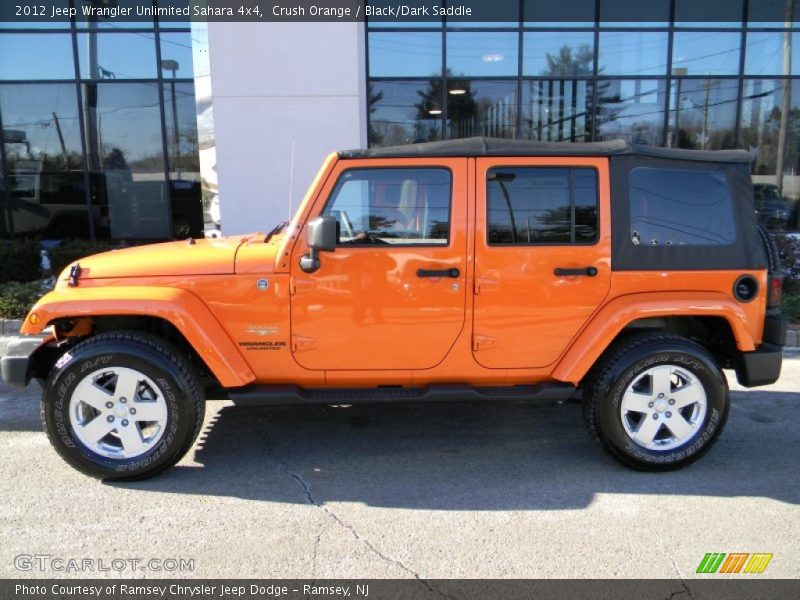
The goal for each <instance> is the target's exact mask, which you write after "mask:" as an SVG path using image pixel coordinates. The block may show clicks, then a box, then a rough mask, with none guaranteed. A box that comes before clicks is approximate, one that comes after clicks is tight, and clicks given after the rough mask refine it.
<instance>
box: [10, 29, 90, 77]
mask: <svg viewBox="0 0 800 600" xmlns="http://www.w3.org/2000/svg"><path fill="white" fill-rule="evenodd" d="M0 57H2V59H0V79H6V80H9V79H18V80H31V79H74V78H75V61H74V60H73V58H72V38H71V37H70V35H69V34H68V33H42V34H38V35H37V34H34V35H32V34H30V33H0Z"/></svg>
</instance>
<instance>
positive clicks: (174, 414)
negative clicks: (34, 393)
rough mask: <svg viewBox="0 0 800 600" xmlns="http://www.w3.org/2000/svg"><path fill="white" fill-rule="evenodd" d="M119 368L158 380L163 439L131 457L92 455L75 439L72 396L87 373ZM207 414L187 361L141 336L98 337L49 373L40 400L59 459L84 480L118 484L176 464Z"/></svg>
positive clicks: (173, 350) (171, 348)
mask: <svg viewBox="0 0 800 600" xmlns="http://www.w3.org/2000/svg"><path fill="white" fill-rule="evenodd" d="M115 366H116V367H123V368H132V369H136V370H138V371H139V372H141V373H143V374H145V375H146V376H147V377H149V378H151V379H152V380H153V381H157V382H158V386H159V388H160V390H161V391H162V392H163V396H164V399H165V402H166V406H167V420H166V429H165V432H164V433H163V435H162V437H161V438H160V440H159V441H158V442H157V443H155V444H154V445H153V447H152V448H150V449H149V450H148V451H147V452H145V453H144V454H142V455H140V456H136V457H132V458H107V457H104V456H102V455H101V454H98V453H96V452H94V451H93V450H92V449H91V448H89V447H88V446H86V445H85V444H84V443H83V442H81V440H80V439H79V438H78V437H77V436H76V434H75V431H74V428H73V427H72V424H71V422H70V418H69V416H68V414H69V403H70V398H71V396H72V392H73V391H74V390H75V388H76V387H77V386H78V384H79V382H80V380H81V379H82V377H83V374H84V373H89V372H92V369H97V368H98V367H103V368H112V367H115ZM204 412H205V394H204V391H203V388H202V386H201V384H200V381H199V379H198V376H197V373H196V372H195V370H194V368H193V367H192V366H191V365H190V363H189V361H188V360H187V359H186V357H185V356H184V355H183V354H182V353H181V352H180V351H178V350H177V349H176V348H175V347H174V346H173V345H172V344H170V343H168V342H166V341H165V340H163V339H161V338H158V337H156V336H153V335H150V334H146V333H141V332H138V331H118V332H111V333H103V334H99V335H97V336H94V337H91V338H89V339H87V340H85V341H83V342H81V343H79V344H77V345H76V346H75V347H73V348H72V349H70V350H68V351H67V352H66V353H65V354H64V355H62V356H61V358H60V359H59V360H58V361H57V362H56V364H55V366H54V368H53V370H52V371H51V373H50V374H49V376H48V378H47V381H46V382H45V385H44V392H43V394H42V401H41V418H42V424H43V426H44V430H45V432H46V433H47V435H48V437H49V438H50V442H51V443H52V445H53V446H54V448H55V449H56V451H57V452H58V453H59V454H60V455H61V457H62V458H63V459H64V460H65V461H66V462H68V463H69V464H70V465H71V466H73V467H75V468H76V469H78V470H79V471H81V472H82V473H85V474H86V475H90V476H92V477H96V478H98V479H103V480H117V481H122V480H136V479H145V478H147V477H152V476H153V475H156V474H157V473H160V472H161V471H163V470H165V469H168V468H169V467H171V466H173V465H174V464H175V463H177V462H178V461H179V460H180V459H181V458H182V457H183V456H184V455H185V454H186V452H188V451H189V449H190V448H191V447H192V444H193V443H194V441H195V439H197V435H198V434H199V432H200V429H201V427H202V424H203V415H204Z"/></svg>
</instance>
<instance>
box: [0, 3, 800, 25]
mask: <svg viewBox="0 0 800 600" xmlns="http://www.w3.org/2000/svg"><path fill="white" fill-rule="evenodd" d="M794 5H795V2H794V1H793V0H788V4H786V0H748V2H746V3H745V2H743V1H741V0H703V1H702V2H694V3H691V2H689V3H674V4H673V2H671V1H670V0H601V2H599V3H596V2H595V1H594V0H557V1H551V0H547V1H544V0H491V1H490V0H462V1H459V0H397V1H394V0H371V1H364V0H317V1H308V0H281V1H275V0H271V1H264V0H157V1H153V0H140V1H138V2H137V1H133V2H131V1H127V0H31V1H28V2H25V1H22V0H3V2H2V3H0V22H4V23H12V24H18V25H19V27H37V26H39V25H41V24H42V23H50V24H53V23H63V24H64V25H65V26H66V25H68V24H69V23H70V22H71V21H76V22H92V21H99V22H104V21H105V22H113V23H119V24H124V23H126V22H137V21H151V20H152V19H153V18H154V17H158V18H159V19H160V20H161V21H168V22H170V23H174V22H181V21H185V22H187V23H188V22H189V21H223V22H224V21H230V22H252V23H261V22H303V21H320V22H357V21H361V22H363V21H366V22H368V23H372V24H381V25H385V26H388V25H392V24H401V25H402V24H408V23H411V24H413V23H419V24H425V23H434V22H441V21H442V20H446V22H447V23H448V24H451V25H462V26H464V27H469V26H470V25H474V24H478V23H480V24H481V25H484V24H490V23H497V24H502V23H506V24H507V23H518V22H520V21H522V22H524V23H525V24H526V25H528V26H532V27H535V26H537V25H543V26H546V25H547V24H550V23H553V22H560V23H575V24H576V25H580V26H585V25H587V24H588V25H589V26H591V25H592V24H593V23H595V22H600V23H601V24H612V25H613V24H615V23H621V24H622V25H634V24H641V25H643V26H659V25H664V24H667V23H670V22H674V23H676V24H678V25H681V24H686V25H689V26H691V25H692V24H703V25H708V26H712V27H713V26H714V24H723V25H724V24H738V25H741V24H742V23H745V22H750V23H756V24H758V26H761V27H783V26H784V24H786V23H788V24H789V26H791V27H795V26H800V15H798V14H795V12H800V8H798V9H795V8H794ZM745 10H747V14H745Z"/></svg>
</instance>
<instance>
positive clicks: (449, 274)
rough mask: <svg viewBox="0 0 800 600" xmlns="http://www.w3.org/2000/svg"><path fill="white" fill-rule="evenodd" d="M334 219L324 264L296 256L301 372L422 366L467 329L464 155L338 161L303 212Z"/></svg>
mask: <svg viewBox="0 0 800 600" xmlns="http://www.w3.org/2000/svg"><path fill="white" fill-rule="evenodd" d="M317 215H333V216H334V217H336V219H337V220H338V222H339V231H340V235H339V243H338V245H337V247H336V251H335V252H323V253H321V254H320V264H321V266H320V269H319V270H318V271H317V272H315V273H311V274H308V273H304V272H303V271H301V270H300V268H299V267H298V263H299V260H300V257H301V256H302V255H303V254H305V253H306V252H308V249H307V246H306V244H305V234H303V235H301V237H300V241H298V243H297V244H296V245H295V248H294V252H293V256H292V281H293V289H294V293H293V295H292V301H291V319H292V341H293V343H292V348H293V352H294V356H295V360H296V361H297V362H298V363H299V364H300V365H302V366H303V367H305V368H307V369H325V370H359V371H362V370H371V369H381V370H384V369H404V370H406V369H427V368H431V367H434V366H436V365H437V364H438V363H439V362H441V361H442V360H443V359H444V358H445V356H446V355H447V353H448V352H449V351H450V348H451V347H452V346H453V344H454V342H455V340H456V338H457V337H458V335H459V333H460V332H461V330H462V328H463V327H464V321H465V312H464V311H465V305H466V289H465V286H464V282H465V279H466V251H467V159H466V158H442V159H438V160H436V161H431V160H429V159H424V160H420V159H399V160H398V159H394V160H389V159H386V160H375V159H371V160H347V161H340V162H339V163H338V165H337V167H336V168H335V170H334V172H333V173H332V174H331V177H330V178H329V180H328V182H327V183H326V185H325V188H324V189H323V192H322V194H321V196H320V198H319V199H318V200H317V203H316V205H315V206H314V207H313V209H312V214H311V215H310V217H309V218H314V217H315V216H317Z"/></svg>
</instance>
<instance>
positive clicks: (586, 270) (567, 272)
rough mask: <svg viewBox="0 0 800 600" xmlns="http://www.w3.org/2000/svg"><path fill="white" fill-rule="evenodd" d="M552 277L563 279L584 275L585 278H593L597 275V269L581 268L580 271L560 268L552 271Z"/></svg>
mask: <svg viewBox="0 0 800 600" xmlns="http://www.w3.org/2000/svg"><path fill="white" fill-rule="evenodd" d="M553 274H554V275H557V276H558V277H564V276H569V275H586V276H587V277H594V276H596V275H597V267H582V268H580V269H563V268H561V267H557V268H556V270H555V271H553Z"/></svg>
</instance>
